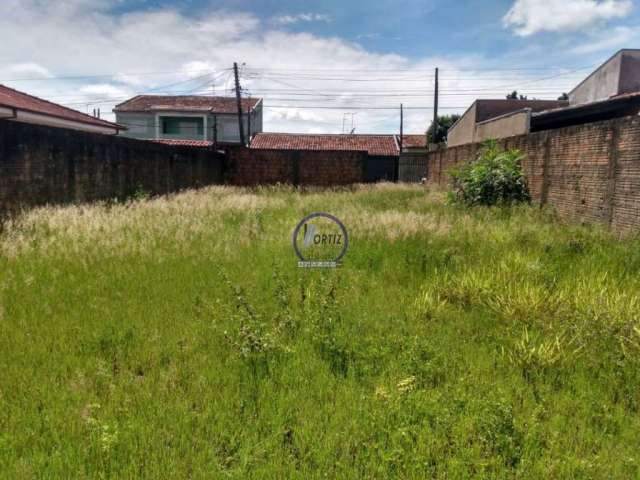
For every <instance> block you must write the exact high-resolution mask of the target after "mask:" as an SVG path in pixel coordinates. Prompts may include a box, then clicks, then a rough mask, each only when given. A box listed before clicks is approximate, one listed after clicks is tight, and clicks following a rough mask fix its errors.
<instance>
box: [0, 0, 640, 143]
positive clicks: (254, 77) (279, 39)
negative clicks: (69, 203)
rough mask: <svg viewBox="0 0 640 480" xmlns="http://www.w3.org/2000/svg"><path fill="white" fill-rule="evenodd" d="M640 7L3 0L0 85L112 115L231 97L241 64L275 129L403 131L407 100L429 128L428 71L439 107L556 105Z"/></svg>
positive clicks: (484, 1)
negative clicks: (158, 102) (478, 102)
mask: <svg viewBox="0 0 640 480" xmlns="http://www.w3.org/2000/svg"><path fill="white" fill-rule="evenodd" d="M639 15H640V13H639V11H638V8H637V5H636V4H635V1H634V0H467V1H451V0H450V1H444V0H422V1H418V0H377V1H375V2H371V1H368V2H364V1H347V0H342V1H340V0H325V1H322V2H321V1H305V2H294V1H291V0H279V1H275V0H224V1H215V0H213V1H210V0H177V1H170V2H169V1H164V0H115V1H109V0H58V1H57V2H50V1H47V0H4V1H3V2H2V4H0V72H1V74H0V81H1V82H2V83H5V84H8V85H10V86H13V87H14V88H18V89H21V90H24V91H28V92H31V93H35V94H37V95H40V96H43V97H45V98H50V99H51V100H53V101H57V102H59V103H63V104H66V105H69V106H71V107H72V108H77V109H79V110H82V111H91V110H92V109H93V108H97V107H99V108H101V110H102V111H103V112H105V115H106V116H107V118H112V117H110V116H109V112H110V110H111V108H113V105H115V104H116V103H118V102H119V101H122V100H123V99H125V98H127V97H128V96H132V95H135V94H139V93H146V92H153V93H172V92H173V93H197V94H205V93H210V92H215V93H216V94H225V93H230V90H229V88H230V84H229V80H230V75H229V70H228V69H229V68H230V66H231V64H232V62H233V61H238V62H240V63H244V64H245V66H244V67H243V86H245V87H246V88H247V90H248V92H249V93H251V94H254V95H257V96H262V97H264V98H265V105H266V106H267V107H268V108H267V109H266V111H265V128H266V129H267V130H273V131H305V132H328V131H334V132H335V131H338V132H339V131H341V129H342V120H343V118H344V116H345V114H346V113H356V115H355V119H356V120H354V127H356V129H357V131H360V132H389V131H395V130H396V129H397V125H398V118H397V117H398V113H397V111H396V110H397V109H396V107H398V106H399V103H400V102H402V103H404V104H405V106H406V107H408V109H407V118H406V120H407V128H408V129H409V130H412V131H423V130H424V129H425V128H426V126H427V125H428V122H429V119H430V117H431V116H432V111H431V110H430V109H431V108H432V98H430V97H431V94H432V90H433V78H432V73H431V72H432V71H433V68H434V67H436V66H438V67H439V68H440V69H441V87H442V90H443V97H441V100H440V105H441V107H442V112H443V113H454V112H460V111H463V110H464V109H465V108H466V107H467V106H468V105H469V104H470V103H471V102H472V101H473V100H474V99H475V98H491V97H497V98H501V97H503V96H504V94H505V93H506V91H508V90H512V89H518V90H520V91H521V92H522V93H525V94H527V95H529V96H530V97H536V98H556V97H557V96H558V95H559V94H560V93H562V92H563V91H567V90H570V88H571V87H572V86H573V85H575V84H576V83H577V82H578V81H579V80H580V79H581V78H583V77H584V76H585V75H586V74H588V73H589V71H590V68H591V67H593V66H595V65H597V64H598V63H600V62H602V61H603V60H605V59H606V58H608V57H609V56H610V55H611V54H613V53H614V52H615V51H616V50H617V49H619V48H622V47H626V48H633V47H637V46H640V42H639V40H640V34H639V33H637V32H638V30H639V29H638V28H637V26H638V25H640V18H639ZM34 26H36V27H37V28H35V29H34ZM27 31H29V33H28V34H27V33H26V32H27ZM579 67H582V68H581V69H580V70H575V69H577V68H579ZM68 77H74V78H68ZM171 85H173V86H171ZM321 107H322V108H321ZM349 123H350V122H349Z"/></svg>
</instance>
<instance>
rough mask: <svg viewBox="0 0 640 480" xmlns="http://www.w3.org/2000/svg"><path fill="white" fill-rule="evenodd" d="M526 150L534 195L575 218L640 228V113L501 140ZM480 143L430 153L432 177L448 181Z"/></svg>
mask: <svg viewBox="0 0 640 480" xmlns="http://www.w3.org/2000/svg"><path fill="white" fill-rule="evenodd" d="M499 144H500V145H502V146H503V147H504V148H518V149H520V150H521V151H522V152H523V153H524V154H525V159H524V161H523V169H524V171H525V174H526V176H527V181H528V183H529V189H530V191H531V194H532V197H533V199H534V200H535V201H537V202H540V203H549V204H550V205H553V206H554V207H555V208H556V210H557V211H558V213H559V214H560V215H561V216H563V217H565V218H570V219H573V220H577V221H585V222H603V223H607V224H610V225H611V226H612V227H613V228H614V229H615V230H617V231H621V232H625V231H631V230H638V229H640V118H638V117H627V118H622V119H616V120H609V121H605V122H596V123H590V124H587V125H580V126H576V127H568V128H562V129H558V130H549V131H545V132H538V133H533V134H529V135H522V136H518V137H512V138H507V139H503V140H500V141H499ZM479 148H480V146H479V145H477V144H472V145H462V146H459V147H452V148H449V149H444V150H440V151H437V152H431V153H429V154H427V155H428V156H427V169H428V170H427V172H428V180H429V182H432V183H435V184H440V185H445V184H448V182H449V180H450V179H449V177H448V175H447V170H448V169H450V168H451V167H452V166H454V165H458V164H460V163H463V162H469V161H471V160H472V159H473V158H475V156H476V152H477V151H478V149H479Z"/></svg>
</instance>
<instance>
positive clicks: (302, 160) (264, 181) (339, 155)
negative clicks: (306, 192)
mask: <svg viewBox="0 0 640 480" xmlns="http://www.w3.org/2000/svg"><path fill="white" fill-rule="evenodd" d="M366 158H367V154H366V152H343V151H335V152H333V151H332V152H329V151H293V150H250V149H246V148H243V149H241V148H232V149H229V150H228V152H227V165H226V169H225V171H226V181H227V183H229V184H231V185H242V186H253V185H269V184H275V183H289V184H292V185H318V186H334V185H350V184H354V183H360V182H362V181H363V169H364V164H365V160H366Z"/></svg>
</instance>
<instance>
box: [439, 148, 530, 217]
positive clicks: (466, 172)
mask: <svg viewBox="0 0 640 480" xmlns="http://www.w3.org/2000/svg"><path fill="white" fill-rule="evenodd" d="M521 160H522V153H521V152H520V151H519V150H515V149H512V150H507V151H504V150H501V149H500V148H499V147H498V144H497V143H496V142H495V140H489V141H487V142H485V143H484V144H483V148H482V150H481V151H480V153H479V154H478V157H477V159H476V160H475V161H474V162H473V163H470V164H468V165H464V166H462V167H458V168H455V169H453V170H451V171H450V172H449V173H450V175H451V177H452V179H453V192H451V195H450V196H451V197H452V199H453V200H454V201H459V202H463V203H465V204H467V205H510V204H512V203H516V202H528V201H529V200H530V197H529V192H528V190H527V185H526V181H525V178H524V174H523V173H522V166H521V164H520V162H521Z"/></svg>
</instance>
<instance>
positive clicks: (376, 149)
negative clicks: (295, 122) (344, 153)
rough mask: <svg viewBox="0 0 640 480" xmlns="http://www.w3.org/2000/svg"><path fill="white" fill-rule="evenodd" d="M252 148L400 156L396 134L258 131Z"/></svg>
mask: <svg viewBox="0 0 640 480" xmlns="http://www.w3.org/2000/svg"><path fill="white" fill-rule="evenodd" d="M251 148H255V149H262V150H350V151H361V152H367V153H368V154H369V155H379V156H385V157H387V156H389V157H391V156H394V157H395V156H398V144H397V143H396V139H395V136H394V135H345V134H343V135H324V134H322V135H312V134H298V133H258V134H257V135H256V136H255V137H254V139H253V141H252V142H251Z"/></svg>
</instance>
